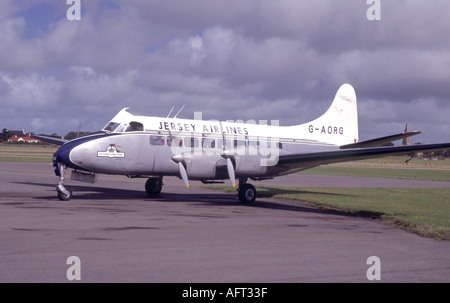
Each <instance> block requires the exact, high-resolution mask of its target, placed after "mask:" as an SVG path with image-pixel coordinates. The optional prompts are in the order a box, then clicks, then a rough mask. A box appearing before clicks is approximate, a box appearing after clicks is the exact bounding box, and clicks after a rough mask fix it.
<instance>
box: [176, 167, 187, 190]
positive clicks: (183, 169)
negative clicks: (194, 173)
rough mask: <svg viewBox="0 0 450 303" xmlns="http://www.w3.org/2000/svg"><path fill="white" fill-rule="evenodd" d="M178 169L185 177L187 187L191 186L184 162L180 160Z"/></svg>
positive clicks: (183, 177) (182, 176)
mask: <svg viewBox="0 0 450 303" xmlns="http://www.w3.org/2000/svg"><path fill="white" fill-rule="evenodd" d="M178 170H179V171H180V175H181V178H182V179H183V182H184V185H186V188H189V180H188V176H187V173H186V169H185V168H184V165H183V163H181V162H178Z"/></svg>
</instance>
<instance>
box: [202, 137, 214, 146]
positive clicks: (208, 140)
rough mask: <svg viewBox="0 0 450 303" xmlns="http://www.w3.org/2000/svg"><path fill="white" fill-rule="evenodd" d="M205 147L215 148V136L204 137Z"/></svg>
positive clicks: (203, 143) (203, 144)
mask: <svg viewBox="0 0 450 303" xmlns="http://www.w3.org/2000/svg"><path fill="white" fill-rule="evenodd" d="M202 146H203V148H215V147H216V140H215V139H214V138H202Z"/></svg>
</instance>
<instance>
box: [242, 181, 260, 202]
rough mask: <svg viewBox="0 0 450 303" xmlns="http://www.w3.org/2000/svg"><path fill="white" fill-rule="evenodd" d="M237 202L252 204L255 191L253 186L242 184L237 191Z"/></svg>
mask: <svg viewBox="0 0 450 303" xmlns="http://www.w3.org/2000/svg"><path fill="white" fill-rule="evenodd" d="M238 197H239V201H241V203H242V204H253V202H255V199H256V189H255V187H254V186H253V185H251V184H248V183H245V184H243V185H242V186H241V187H240V188H239V191H238Z"/></svg>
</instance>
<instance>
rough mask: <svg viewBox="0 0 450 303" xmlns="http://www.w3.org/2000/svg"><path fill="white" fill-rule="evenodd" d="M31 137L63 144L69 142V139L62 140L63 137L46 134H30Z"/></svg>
mask: <svg viewBox="0 0 450 303" xmlns="http://www.w3.org/2000/svg"><path fill="white" fill-rule="evenodd" d="M31 137H32V138H34V139H38V140H41V141H44V142H48V143H53V144H58V145H63V144H64V143H66V142H69V140H64V139H59V138H54V137H48V136H38V135H32V136H31Z"/></svg>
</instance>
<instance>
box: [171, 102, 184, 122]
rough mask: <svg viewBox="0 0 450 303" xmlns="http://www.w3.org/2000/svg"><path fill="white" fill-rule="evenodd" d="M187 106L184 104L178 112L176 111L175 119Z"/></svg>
mask: <svg viewBox="0 0 450 303" xmlns="http://www.w3.org/2000/svg"><path fill="white" fill-rule="evenodd" d="M185 106H186V105H183V106H182V107H181V108H180V110H179V111H178V113H176V115H175V116H174V117H173V119H175V118H176V117H177V116H178V114H179V113H181V111H182V110H183V108H184V107H185Z"/></svg>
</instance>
